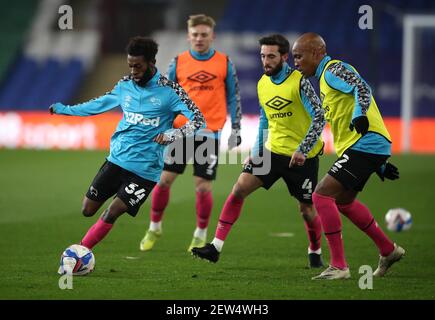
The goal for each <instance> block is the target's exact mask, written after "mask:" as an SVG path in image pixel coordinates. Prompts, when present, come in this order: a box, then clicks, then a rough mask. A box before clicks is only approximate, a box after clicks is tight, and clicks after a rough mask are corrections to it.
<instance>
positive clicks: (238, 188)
mask: <svg viewBox="0 0 435 320" xmlns="http://www.w3.org/2000/svg"><path fill="white" fill-rule="evenodd" d="M232 192H233V195H234V196H235V197H237V198H241V199H244V198H246V196H247V193H248V192H247V190H246V188H245V186H244V185H243V184H242V183H240V182H236V184H235V185H234V186H233V191H232Z"/></svg>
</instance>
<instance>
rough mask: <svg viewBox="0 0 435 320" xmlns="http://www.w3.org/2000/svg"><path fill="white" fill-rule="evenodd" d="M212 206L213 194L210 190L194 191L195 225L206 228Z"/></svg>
mask: <svg viewBox="0 0 435 320" xmlns="http://www.w3.org/2000/svg"><path fill="white" fill-rule="evenodd" d="M212 208H213V196H212V193H211V191H207V192H196V227H197V228H198V229H207V226H208V223H209V221H210V215H211V210H212Z"/></svg>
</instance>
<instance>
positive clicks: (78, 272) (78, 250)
mask: <svg viewBox="0 0 435 320" xmlns="http://www.w3.org/2000/svg"><path fill="white" fill-rule="evenodd" d="M94 267H95V256H94V254H93V253H92V251H91V250H89V249H88V248H86V247H84V246H82V245H79V244H73V245H71V246H69V247H68V248H66V249H65V251H64V252H63V253H62V256H61V257H60V266H59V270H58V271H57V273H58V274H61V275H62V274H66V273H68V274H72V275H74V276H84V275H87V274H88V273H90V272H92V271H93V270H94Z"/></svg>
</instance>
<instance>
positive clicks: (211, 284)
mask: <svg viewBox="0 0 435 320" xmlns="http://www.w3.org/2000/svg"><path fill="white" fill-rule="evenodd" d="M105 154H106V153H105V152H85V151H83V152H70V151H23V150H21V151H13V150H4V149H3V150H0V191H1V192H0V235H1V236H0V250H1V252H0V274H1V275H0V299H158V300H160V299H272V300H280V299H283V300H290V299H291V300H293V299H434V298H435V267H434V266H435V253H434V248H435V217H434V215H435V211H434V206H433V199H434V198H435V193H434V190H435V188H434V182H435V157H434V156H416V155H403V156H393V157H392V159H391V161H392V162H393V163H394V164H396V165H397V166H398V167H399V169H400V172H401V178H400V179H399V180H397V181H395V182H391V181H387V182H384V183H382V182H381V181H380V180H379V179H378V178H377V177H376V176H373V177H372V178H371V179H370V181H369V183H368V185H367V186H366V189H365V191H364V192H363V193H362V194H361V195H360V197H359V199H360V200H362V201H363V202H365V203H366V204H367V205H368V206H369V208H370V209H371V211H372V212H373V214H374V215H375V217H376V219H377V221H378V222H379V223H380V224H381V225H384V222H383V218H384V214H385V212H386V211H387V210H388V209H389V208H392V207H397V206H400V207H405V208H407V209H408V210H410V211H411V213H412V214H413V222H414V225H413V226H412V228H411V230H410V231H407V232H402V233H391V232H388V234H389V235H390V236H391V238H392V239H393V240H394V241H396V242H397V243H399V244H400V245H402V246H403V247H404V248H405V249H406V250H407V253H406V257H405V258H404V259H403V260H402V261H400V262H399V263H398V264H397V265H395V266H394V267H393V268H392V270H391V273H389V274H388V275H387V276H386V277H385V278H382V279H374V282H373V289H372V290H370V289H367V290H362V289H360V288H359V286H358V283H359V278H360V277H361V276H362V274H359V272H358V271H359V267H360V266H361V265H370V266H372V267H373V270H374V268H375V267H376V265H377V261H378V253H377V250H376V248H375V246H374V245H373V243H372V242H371V241H370V240H369V238H367V237H366V235H365V234H363V233H362V232H360V231H359V230H358V229H357V228H356V227H355V226H353V225H352V224H351V223H350V222H349V221H348V220H346V218H344V219H343V225H344V230H343V237H344V241H345V250H346V255H347V259H348V262H349V264H350V268H351V273H352V278H351V279H350V280H347V281H333V282H324V281H312V280H310V278H311V277H312V276H314V275H316V274H317V273H318V272H319V271H318V270H310V269H308V268H307V267H306V265H307V245H308V244H307V238H306V235H305V230H304V227H303V223H302V218H301V217H300V215H299V213H298V212H297V205H296V201H295V200H294V199H293V198H291V197H290V196H289V195H288V192H287V189H286V187H285V184H284V183H283V182H281V181H280V182H278V183H276V184H275V185H274V186H273V187H272V189H271V190H269V191H265V190H263V189H261V190H258V191H257V192H256V193H254V194H253V195H251V196H250V197H249V198H248V199H247V201H246V202H245V205H244V208H243V212H242V214H241V217H240V219H239V220H238V221H237V223H236V224H235V226H234V227H233V229H232V232H231V233H230V235H229V237H228V239H227V241H226V243H225V246H224V250H223V252H222V254H221V259H220V261H219V262H218V263H217V264H211V263H207V262H205V261H202V260H198V259H193V258H192V257H191V256H190V254H188V253H187V252H186V249H187V247H188V245H189V243H190V240H191V237H192V232H193V230H194V226H195V214H194V212H195V203H194V186H193V178H192V171H191V168H190V167H189V169H188V170H187V172H186V173H185V174H184V175H183V176H180V177H179V179H178V180H177V181H176V183H175V185H174V187H173V189H172V190H171V201H170V204H169V206H168V208H167V210H166V212H165V219H164V223H163V232H164V234H163V237H162V238H161V239H160V240H159V241H158V242H157V244H156V246H155V248H154V249H153V251H151V252H147V253H142V252H140V251H139V241H140V240H141V238H142V237H143V235H144V232H145V229H146V228H147V226H148V223H149V208H150V199H148V200H147V201H146V202H145V204H144V205H143V206H142V208H141V210H140V212H139V214H138V216H137V217H136V218H134V219H133V218H131V217H129V216H127V215H126V216H123V217H121V218H120V219H119V220H118V221H117V223H116V225H115V227H114V229H112V232H111V233H110V234H109V235H108V237H107V238H106V239H104V240H103V242H101V243H100V244H99V245H97V246H96V247H95V248H94V253H95V257H96V269H95V271H94V272H93V273H92V274H90V275H89V276H86V277H74V280H73V290H61V289H59V286H58V279H59V276H58V275H57V274H56V271H57V268H58V263H59V257H60V254H61V252H62V251H63V250H64V249H65V248H66V247H67V246H68V245H70V244H73V243H78V242H79V241H80V239H81V238H82V236H83V235H84V234H85V232H86V231H87V230H88V228H89V227H90V226H91V225H92V224H93V223H94V222H95V220H96V219H97V217H98V216H99V214H100V212H99V213H97V214H96V216H94V217H92V218H85V217H83V216H82V215H81V213H80V209H81V201H82V198H83V195H84V193H85V191H86V189H87V188H88V186H89V184H90V182H91V180H92V178H93V177H94V175H95V174H96V172H97V170H98V168H99V167H100V165H101V164H102V162H103V160H104V156H105ZM334 159H335V157H332V156H323V157H322V158H321V170H320V176H323V174H324V173H325V172H326V170H327V169H328V168H329V166H330V165H331V164H332V161H333V160H334ZM240 169H241V166H240V165H221V166H220V167H219V170H218V180H217V181H216V183H215V185H214V208H213V214H212V218H211V223H210V226H209V235H208V239H209V240H211V239H212V238H213V236H214V230H215V226H216V222H217V218H218V216H219V212H220V209H221V207H222V205H223V202H224V201H225V199H226V196H227V195H228V193H229V192H230V190H231V188H232V185H233V183H234V182H235V181H236V178H237V177H238V175H239V173H240ZM279 233H286V234H287V235H289V236H287V237H278V236H276V234H279ZM322 244H323V245H322V246H323V249H324V259H325V261H328V250H327V246H326V241H325V238H323V240H322Z"/></svg>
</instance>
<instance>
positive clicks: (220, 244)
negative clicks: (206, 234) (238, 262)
mask: <svg viewBox="0 0 435 320" xmlns="http://www.w3.org/2000/svg"><path fill="white" fill-rule="evenodd" d="M211 244H212V245H214V247H215V248H216V250H217V251H218V252H221V251H222V247H223V246H224V241H222V240H220V239H218V238H214V239H213V241H212V242H211Z"/></svg>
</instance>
